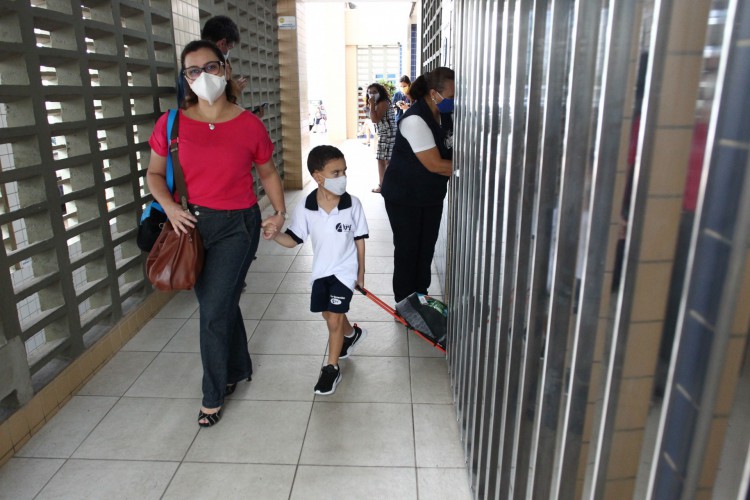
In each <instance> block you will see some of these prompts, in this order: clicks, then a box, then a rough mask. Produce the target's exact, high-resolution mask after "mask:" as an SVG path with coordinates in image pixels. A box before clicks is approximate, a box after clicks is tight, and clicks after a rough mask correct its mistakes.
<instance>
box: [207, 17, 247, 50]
mask: <svg viewBox="0 0 750 500" xmlns="http://www.w3.org/2000/svg"><path fill="white" fill-rule="evenodd" d="M201 39H203V40H208V41H211V42H214V43H218V42H220V41H222V40H226V41H227V43H238V42H239V41H240V30H239V29H238V28H237V24H236V23H235V22H234V21H232V20H231V19H230V18H228V17H227V16H214V17H212V18H211V19H209V20H208V21H206V24H204V25H203V29H202V30H201Z"/></svg>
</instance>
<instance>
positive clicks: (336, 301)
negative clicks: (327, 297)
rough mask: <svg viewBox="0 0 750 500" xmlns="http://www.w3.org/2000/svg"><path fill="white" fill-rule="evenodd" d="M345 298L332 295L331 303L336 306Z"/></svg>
mask: <svg viewBox="0 0 750 500" xmlns="http://www.w3.org/2000/svg"><path fill="white" fill-rule="evenodd" d="M342 300H344V297H336V296H335V295H331V304H333V305H334V306H339V305H341V301H342Z"/></svg>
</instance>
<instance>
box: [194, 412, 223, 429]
mask: <svg viewBox="0 0 750 500" xmlns="http://www.w3.org/2000/svg"><path fill="white" fill-rule="evenodd" d="M204 418H205V419H206V421H205V422H201V420H203V419H204ZM219 420H221V408H219V411H217V412H216V413H203V410H199V411H198V425H200V426H201V427H211V426H212V425H215V424H218V423H219Z"/></svg>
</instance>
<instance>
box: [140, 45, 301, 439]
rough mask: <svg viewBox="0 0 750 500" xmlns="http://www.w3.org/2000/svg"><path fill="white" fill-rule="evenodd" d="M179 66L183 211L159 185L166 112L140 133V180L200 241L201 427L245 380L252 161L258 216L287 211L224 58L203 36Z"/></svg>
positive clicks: (264, 143)
mask: <svg viewBox="0 0 750 500" xmlns="http://www.w3.org/2000/svg"><path fill="white" fill-rule="evenodd" d="M181 63H182V67H183V68H185V69H184V70H183V71H182V74H183V78H184V79H185V83H186V95H185V99H184V100H183V105H182V108H181V109H180V110H179V111H178V116H177V119H178V120H179V128H178V130H179V135H178V139H179V147H178V155H179V159H180V164H181V166H182V170H183V172H184V177H185V185H186V187H187V194H188V203H189V210H183V209H182V206H181V205H180V204H179V203H178V202H177V201H175V198H174V196H173V195H172V194H170V192H169V190H168V188H167V182H166V169H167V155H168V154H169V149H168V147H169V141H168V140H167V114H164V115H162V116H161V117H160V118H159V119H158V120H157V122H156V125H155V127H154V131H153V133H152V134H151V138H150V139H149V144H150V146H151V158H150V161H149V165H148V171H147V173H146V180H147V182H148V187H149V189H150V190H151V193H152V194H153V196H154V198H155V199H156V201H158V202H159V203H160V204H161V206H162V207H163V208H164V211H165V213H166V214H167V217H168V218H169V221H170V222H171V223H172V226H173V227H174V230H175V231H177V232H186V231H187V227H195V226H197V228H198V232H199V233H200V236H201V238H202V240H203V245H204V248H205V262H204V267H203V271H202V272H201V274H200V276H199V277H198V280H197V282H196V284H195V294H196V297H197V298H198V304H199V307H200V350H201V361H202V365H203V383H202V386H203V401H202V407H201V409H200V412H199V415H198V424H199V425H200V426H202V427H209V426H212V425H214V424H216V423H217V422H218V421H219V420H220V419H221V415H222V412H221V410H222V406H223V405H224V398H225V397H226V396H227V395H229V394H231V393H232V392H234V390H235V388H236V386H237V382H239V381H241V380H250V376H251V375H252V371H253V368H252V362H251V360H250V354H249V352H248V349H247V334H246V332H245V326H244V323H243V321H242V315H241V313H240V307H239V301H240V294H241V292H242V285H243V280H244V279H245V276H246V275H247V271H248V269H249V267H250V263H251V262H252V260H253V258H254V257H255V253H256V251H257V249H258V243H259V238H260V227H261V215H260V209H259V208H258V200H257V198H256V195H255V190H254V189H253V166H254V167H255V170H256V172H257V173H258V177H259V179H260V182H261V184H262V185H263V189H264V191H265V192H266V194H267V196H268V199H269V200H270V202H271V205H272V206H273V208H274V209H275V210H276V212H275V214H274V215H272V216H270V217H268V218H267V219H266V221H265V222H271V223H272V227H281V226H282V225H283V224H284V220H285V219H286V208H285V204H284V189H283V186H282V183H281V178H280V177H279V174H278V172H277V170H276V166H275V165H274V162H273V156H272V155H273V149H274V147H273V143H272V142H271V139H270V137H269V136H268V132H267V131H266V128H265V126H264V125H263V123H262V122H261V121H260V119H259V118H258V117H256V116H255V115H253V114H252V113H250V112H249V111H247V110H245V109H243V108H242V107H240V106H238V105H237V86H236V84H235V83H234V81H232V80H230V78H229V75H228V73H227V71H226V60H225V59H224V54H222V52H221V50H220V49H219V48H218V47H217V46H216V45H214V44H213V43H212V42H209V41H206V40H196V41H193V42H190V43H189V44H187V46H186V47H185V49H184V50H183V51H182V55H181ZM273 236H274V234H268V235H267V236H266V235H264V237H267V238H269V239H270V238H271V237H273Z"/></svg>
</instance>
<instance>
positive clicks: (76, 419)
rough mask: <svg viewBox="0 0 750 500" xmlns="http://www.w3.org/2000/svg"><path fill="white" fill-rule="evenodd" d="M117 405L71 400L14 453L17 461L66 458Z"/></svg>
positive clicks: (108, 400)
mask: <svg viewBox="0 0 750 500" xmlns="http://www.w3.org/2000/svg"><path fill="white" fill-rule="evenodd" d="M115 403H117V398H111V397H100V396H75V397H73V398H71V400H70V401H69V402H68V403H67V404H66V405H65V406H63V408H62V409H61V410H60V411H59V412H58V413H57V414H56V415H55V416H54V417H52V420H50V421H49V422H47V424H46V425H45V426H44V427H42V429H41V430H40V431H39V432H37V433H36V434H34V435H33V436H32V437H31V439H30V440H29V442H28V443H26V444H25V445H24V447H23V448H21V450H20V451H19V452H18V453H16V456H18V457H34V458H68V457H70V456H71V455H72V454H73V452H74V451H75V450H76V448H78V446H80V444H81V443H82V442H83V440H84V439H86V436H88V435H89V433H90V432H91V431H92V429H94V427H96V426H97V425H98V424H99V422H100V421H101V420H102V419H103V418H104V416H105V415H106V414H107V412H108V411H109V410H110V409H111V408H112V407H113V406H114V405H115Z"/></svg>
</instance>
